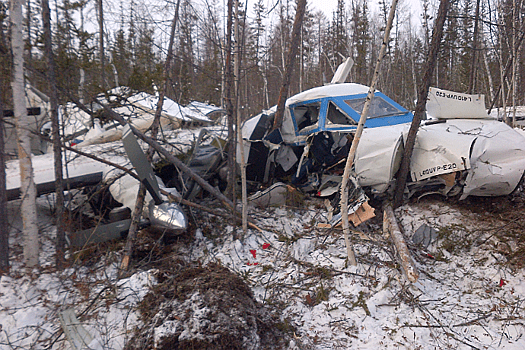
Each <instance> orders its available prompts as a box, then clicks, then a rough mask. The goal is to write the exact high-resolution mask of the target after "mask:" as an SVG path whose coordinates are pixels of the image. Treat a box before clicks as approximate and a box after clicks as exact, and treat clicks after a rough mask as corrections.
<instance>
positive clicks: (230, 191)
mask: <svg viewBox="0 0 525 350" xmlns="http://www.w3.org/2000/svg"><path fill="white" fill-rule="evenodd" d="M232 20H233V0H228V18H227V24H226V61H225V66H226V67H225V69H224V75H225V79H224V82H225V88H224V100H225V101H224V105H225V106H226V116H227V118H228V170H229V172H228V187H227V189H226V197H228V198H230V199H231V201H232V202H233V203H235V173H236V171H235V146H236V143H235V133H234V130H233V125H234V124H235V118H234V110H233V101H232V87H233V72H232V27H233V21H232Z"/></svg>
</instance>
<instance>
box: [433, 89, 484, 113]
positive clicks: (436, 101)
mask: <svg viewBox="0 0 525 350" xmlns="http://www.w3.org/2000/svg"><path fill="white" fill-rule="evenodd" d="M427 113H428V114H429V115H430V116H432V117H433V118H437V119H488V118H490V116H489V115H488V114H487V110H486V109H485V95H481V94H478V95H468V94H462V93H459V92H454V91H448V90H442V89H438V88H435V87H431V88H430V89H429V92H428V101H427Z"/></svg>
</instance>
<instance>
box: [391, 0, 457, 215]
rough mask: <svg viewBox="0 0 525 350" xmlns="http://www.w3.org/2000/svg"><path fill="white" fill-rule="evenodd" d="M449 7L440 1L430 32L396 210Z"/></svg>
mask: <svg viewBox="0 0 525 350" xmlns="http://www.w3.org/2000/svg"><path fill="white" fill-rule="evenodd" d="M448 7H449V0H441V2H440V4H439V9H438V15H437V18H436V21H435V23H434V29H433V30H432V42H431V43H430V49H429V54H428V60H427V62H426V67H425V75H424V76H423V80H422V81H421V85H420V86H419V91H418V96H417V103H416V110H415V113H414V118H413V119H412V124H411V125H410V130H409V132H408V137H407V140H406V142H405V152H404V153H403V159H402V160H401V167H400V169H399V172H398V173H397V179H396V188H395V193H394V208H397V207H399V206H400V205H401V203H402V202H403V193H404V191H405V185H406V179H407V176H408V173H409V168H410V159H411V158H412V152H413V151H414V145H415V143H416V135H417V131H418V129H419V123H420V122H421V119H422V117H423V114H424V113H425V106H426V104H427V97H428V89H429V88H430V83H431V81H432V75H433V74H434V67H435V66H436V60H437V55H438V51H439V46H440V43H441V38H442V37H443V26H444V24H445V18H446V16H447V12H448Z"/></svg>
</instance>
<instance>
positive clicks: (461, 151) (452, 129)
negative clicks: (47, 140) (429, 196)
mask: <svg viewBox="0 0 525 350" xmlns="http://www.w3.org/2000/svg"><path fill="white" fill-rule="evenodd" d="M473 122H474V123H476V121H473ZM405 139H406V138H405ZM475 139H476V136H475V135H470V134H465V133H464V132H463V130H462V129H460V128H458V127H457V126H456V125H455V124H454V121H448V122H446V123H438V124H431V125H426V126H422V127H420V128H419V131H418V133H417V137H416V143H415V145H414V151H413V153H412V159H411V162H410V174H411V177H412V180H413V181H421V180H424V179H428V178H430V177H432V176H436V175H441V174H448V173H453V172H456V171H460V170H467V169H470V162H469V158H470V149H471V145H472V143H473V142H474V140H475Z"/></svg>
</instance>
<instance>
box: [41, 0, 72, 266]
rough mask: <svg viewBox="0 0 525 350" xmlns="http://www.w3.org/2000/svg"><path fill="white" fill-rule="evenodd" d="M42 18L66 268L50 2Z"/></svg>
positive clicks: (59, 240)
mask: <svg viewBox="0 0 525 350" xmlns="http://www.w3.org/2000/svg"><path fill="white" fill-rule="evenodd" d="M42 18H43V25H44V51H45V56H46V63H47V80H48V83H49V85H50V94H49V101H50V107H51V130H52V140H53V154H54V163H55V194H56V200H55V209H56V212H55V214H56V230H57V233H56V242H55V247H56V257H55V260H56V265H57V267H58V268H62V267H63V266H64V252H65V249H66V236H65V227H64V216H63V214H64V183H63V180H62V179H63V174H62V144H61V140H60V125H59V121H58V94H57V82H56V75H55V60H54V58H53V51H52V41H51V15H50V12H49V1H48V0H42Z"/></svg>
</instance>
